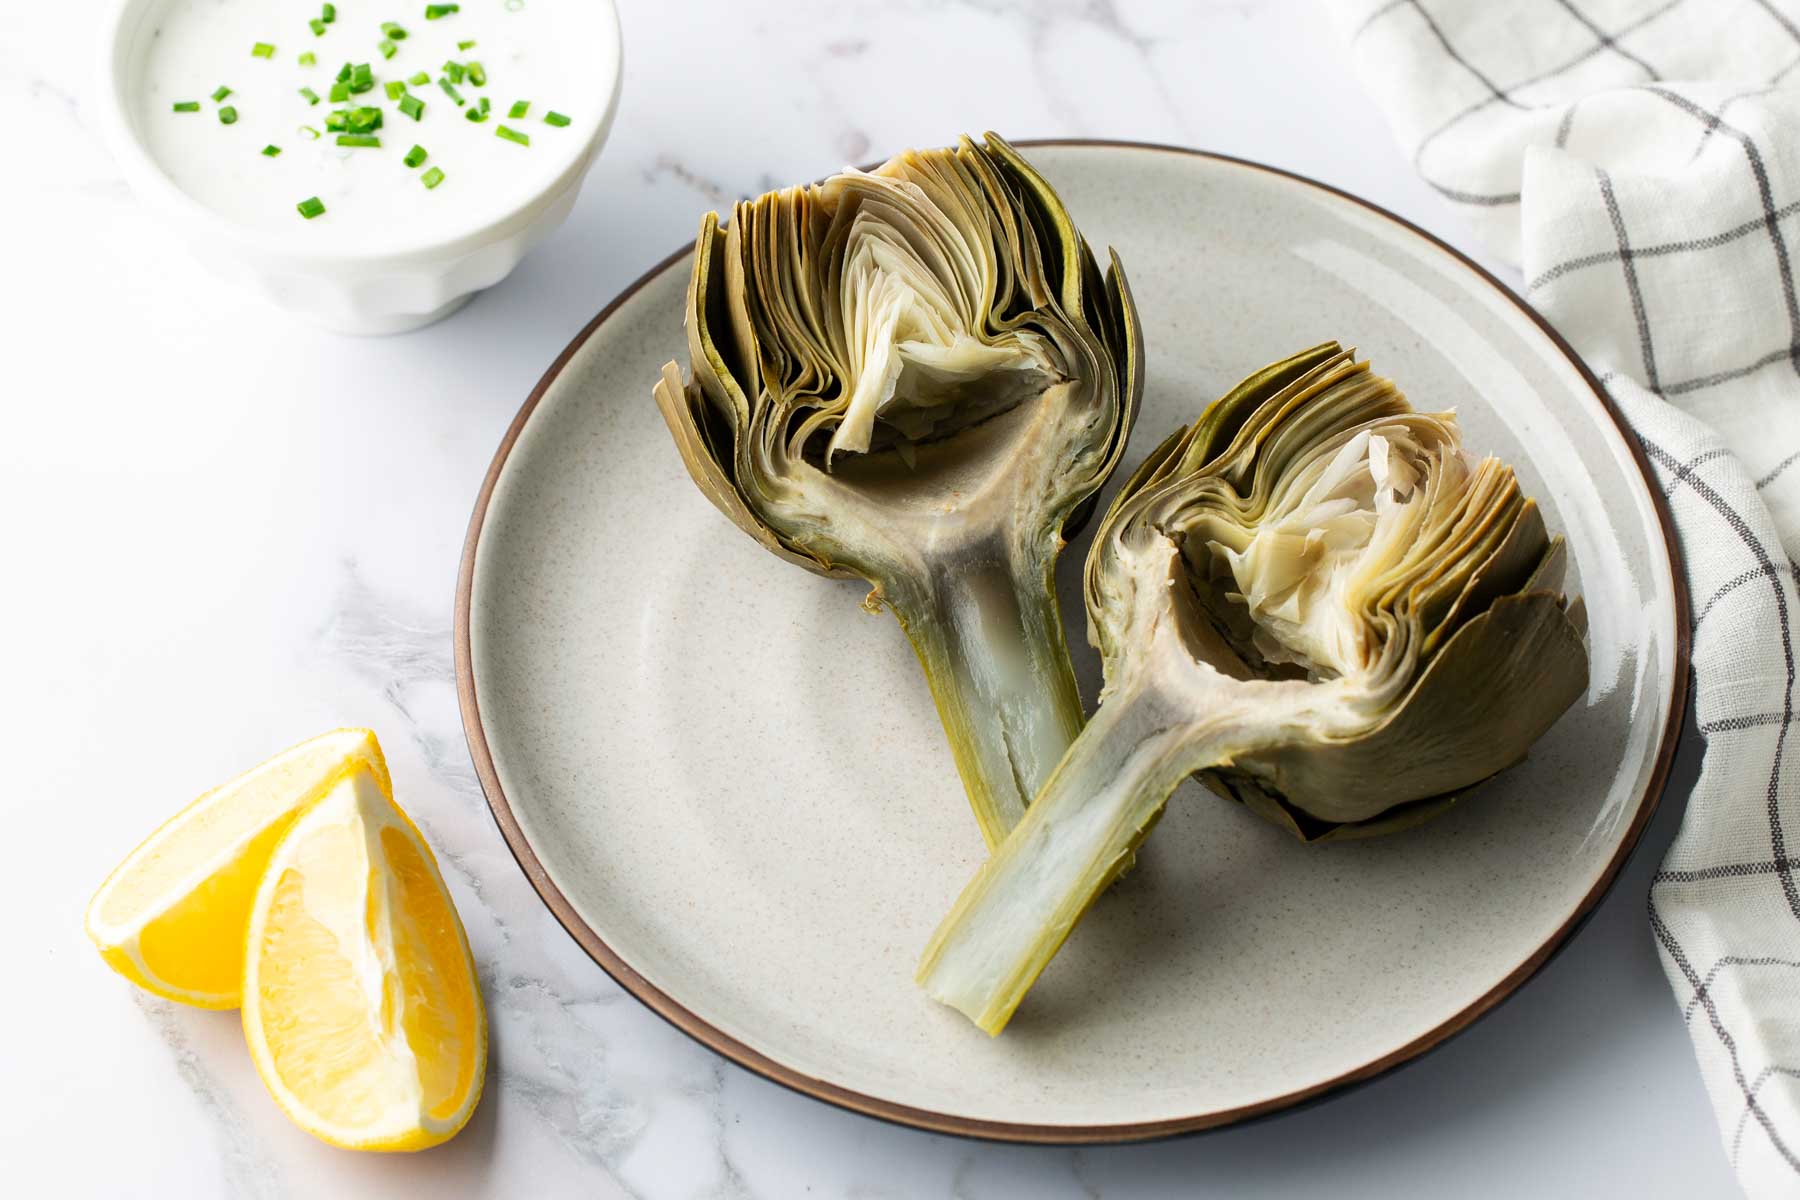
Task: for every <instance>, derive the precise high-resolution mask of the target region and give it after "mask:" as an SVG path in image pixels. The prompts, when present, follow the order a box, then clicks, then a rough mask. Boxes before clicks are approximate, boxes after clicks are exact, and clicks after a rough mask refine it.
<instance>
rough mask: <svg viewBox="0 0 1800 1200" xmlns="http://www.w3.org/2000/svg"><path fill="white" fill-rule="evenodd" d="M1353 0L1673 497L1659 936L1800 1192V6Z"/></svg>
mask: <svg viewBox="0 0 1800 1200" xmlns="http://www.w3.org/2000/svg"><path fill="white" fill-rule="evenodd" d="M1332 7H1333V9H1334V15H1335V16H1336V17H1337V19H1338V20H1339V22H1340V24H1341V26H1342V28H1343V32H1344V36H1345V37H1346V39H1347V40H1348V43H1349V45H1350V47H1351V50H1352V53H1353V55H1354V57H1355V60H1356V66H1357V70H1358V72H1359V74H1360V75H1361V77H1362V79H1363V81H1364V82H1365V83H1366V85H1367V86H1368V87H1369V89H1370V90H1371V92H1372V93H1373V94H1374V96H1375V98H1376V100H1377V102H1378V103H1379V104H1381V105H1382V107H1383V108H1384V109H1385V111H1386V112H1387V115H1388V118H1389V121H1390V123H1391V124H1392V126H1393V128H1394V131H1395V133H1396V135H1397V136H1398V137H1399V139H1400V141H1401V143H1402V145H1403V146H1404V147H1405V149H1406V150H1407V152H1408V153H1409V154H1410V155H1411V156H1412V159H1413V164H1414V166H1415V167H1416V168H1417V170H1418V171H1419V173H1420V175H1421V176H1422V177H1423V178H1424V179H1425V181H1426V182H1427V183H1428V184H1430V186H1431V187H1432V188H1434V189H1435V190H1436V191H1437V192H1439V193H1440V194H1441V195H1443V196H1444V197H1445V198H1446V199H1448V200H1449V201H1450V202H1451V203H1452V204H1454V205H1455V206H1456V207H1457V208H1458V209H1459V210H1461V211H1462V212H1464V213H1466V214H1467V216H1468V219H1469V221H1470V223H1471V225H1472V226H1473V227H1474V228H1475V229H1476V230H1477V232H1478V233H1479V235H1480V236H1481V237H1482V238H1483V239H1484V240H1485V242H1486V244H1487V245H1488V247H1489V248H1490V249H1491V250H1492V251H1493V253H1494V254H1496V255H1498V256H1499V257H1501V258H1503V259H1505V260H1506V261H1508V262H1510V263H1513V264H1516V265H1518V266H1519V267H1521V268H1522V270H1523V273H1524V279H1525V289H1526V294H1527V296H1528V298H1529V299H1530V300H1531V302H1532V304H1533V305H1535V306H1536V307H1537V309H1538V310H1539V311H1540V312H1542V313H1543V314H1544V316H1545V317H1547V318H1548V319H1549V320H1550V322H1551V323H1552V324H1554V325H1555V326H1556V327H1557V329H1558V330H1560V331H1561V332H1562V334H1563V336H1564V337H1566V338H1567V339H1568V340H1569V342H1570V343H1571V344H1572V345H1573V346H1574V347H1575V348H1576V350H1578V351H1579V352H1580V353H1581V355H1582V356H1583V357H1584V358H1585V359H1586V360H1587V362H1588V364H1589V365H1590V366H1591V367H1592V368H1593V369H1594V371H1595V373H1596V374H1598V375H1599V376H1600V379H1601V381H1602V382H1603V383H1604V384H1605V385H1606V386H1607V388H1608V389H1609V390H1610V391H1611V392H1612V395H1613V397H1614V399H1615V400H1616V401H1617V402H1618V404H1619V406H1620V408H1621V409H1622V410H1623V411H1624V412H1625V414H1626V417H1627V418H1628V419H1629V420H1630V421H1631V422H1632V424H1633V426H1634V428H1635V429H1636V432H1637V434H1638V436H1639V438H1640V440H1641V441H1642V443H1643V446H1644V449H1645V451H1646V452H1647V453H1648V455H1649V457H1650V459H1651V461H1652V462H1653V463H1654V464H1655V467H1656V471H1657V473H1658V476H1659V481H1660V484H1661V486H1662V488H1663V490H1664V491H1665V492H1666V493H1667V494H1668V496H1669V501H1670V505H1671V507H1672V509H1673V512H1674V517H1675V523H1676V526H1677V528H1678V530H1679V533H1680V539H1681V546H1682V551H1683V553H1684V554H1685V556H1686V562H1687V575H1688V583H1689V588H1690V591H1691V593H1692V599H1693V622H1694V643H1693V648H1694V655H1693V663H1694V681H1695V692H1694V711H1693V719H1694V721H1695V722H1696V724H1697V726H1698V728H1699V731H1700V733H1701V734H1702V735H1703V736H1704V737H1705V741H1706V752H1705V760H1704V762H1703V764H1702V768H1701V772H1700V779H1699V783H1698V786H1697V787H1696V788H1695V790H1694V794H1693V797H1692V799H1691V800H1690V801H1689V803H1688V810H1687V813H1686V816H1685V817H1684V819H1683V821H1682V825H1681V831H1680V834H1679V835H1678V836H1677V838H1676V840H1675V842H1674V844H1673V846H1672V847H1671V848H1670V850H1669V854H1668V857H1667V859H1666V860H1665V861H1664V862H1663V864H1662V869H1661V870H1660V871H1659V872H1658V873H1657V874H1656V876H1655V881H1654V883H1653V884H1652V887H1651V892H1650V932H1651V935H1652V936H1653V937H1654V938H1655V940H1656V944H1657V947H1658V949H1659V951H1660V952H1661V954H1662V959H1663V965H1664V967H1665V969H1666V970H1667V971H1668V975H1669V981H1670V983H1671V985H1672V986H1673V987H1674V990H1675V999H1676V1001H1677V1003H1678V1004H1679V1006H1680V1010H1681V1014H1682V1016H1683V1018H1684V1019H1685V1020H1686V1021H1687V1024H1688V1030H1689V1034H1690V1036H1691V1037H1692V1038H1693V1042H1694V1050H1695V1054H1696V1056H1697V1057H1698V1058H1699V1061H1700V1068H1701V1072H1702V1074H1703V1075H1704V1076H1705V1079H1706V1086H1707V1090H1708V1092H1709V1093H1710V1095H1711V1098H1712V1102H1713V1106H1714V1109H1715V1110H1716V1112H1717V1115H1718V1121H1719V1131H1720V1134H1721V1136H1722V1137H1723V1138H1724V1140H1725V1147H1726V1150H1727V1152H1728V1153H1729V1154H1730V1157H1731V1161H1732V1164H1733V1166H1734V1167H1735V1168H1736V1170H1737V1173H1738V1179H1739V1181H1740V1182H1741V1183H1742V1184H1743V1187H1744V1190H1745V1191H1746V1192H1748V1193H1749V1194H1750V1195H1752V1196H1755V1197H1765V1196H1767V1197H1774V1196H1784V1197H1795V1196H1800V751H1796V749H1795V746H1794V743H1795V742H1796V741H1800V737H1796V736H1790V735H1791V734H1792V732H1793V725H1794V722H1795V721H1796V719H1800V718H1797V713H1800V709H1797V707H1796V704H1795V687H1794V681H1795V680H1794V677H1795V654H1796V652H1797V650H1796V645H1795V642H1796V635H1797V634H1800V595H1797V594H1796V586H1795V585H1796V578H1797V577H1800V565H1796V562H1795V559H1796V557H1800V300H1797V298H1796V294H1797V290H1800V285H1797V284H1796V282H1795V276H1796V274H1800V0H1514V2H1507V3H1496V2H1495V0H1332Z"/></svg>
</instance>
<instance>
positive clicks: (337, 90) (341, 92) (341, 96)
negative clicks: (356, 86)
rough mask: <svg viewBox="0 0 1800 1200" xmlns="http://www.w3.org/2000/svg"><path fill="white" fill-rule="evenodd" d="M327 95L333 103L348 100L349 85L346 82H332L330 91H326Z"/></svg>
mask: <svg viewBox="0 0 1800 1200" xmlns="http://www.w3.org/2000/svg"><path fill="white" fill-rule="evenodd" d="M328 96H329V99H330V100H331V102H332V103H333V104H337V103H339V102H341V101H344V100H348V99H349V98H350V85H349V84H347V83H334V84H332V85H331V91H330V92H329V93H328Z"/></svg>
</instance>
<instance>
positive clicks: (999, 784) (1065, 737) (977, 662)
mask: <svg viewBox="0 0 1800 1200" xmlns="http://www.w3.org/2000/svg"><path fill="white" fill-rule="evenodd" d="M1022 559H1031V560H1032V561H1021V560H1022ZM1053 562H1054V556H1051V557H1050V558H1037V557H1036V556H1032V555H1030V554H1028V553H1017V554H1008V553H1006V552H1004V551H999V550H994V551H992V552H983V553H981V554H977V555H967V556H958V558H957V560H956V561H955V562H949V563H945V564H943V565H942V566H941V567H940V568H939V569H937V570H935V571H933V572H931V573H930V576H929V579H928V580H918V581H909V582H908V584H907V586H906V587H905V589H903V590H896V591H895V592H893V593H891V594H890V604H891V605H892V606H893V608H894V611H895V614H896V615H897V616H898V617H899V618H900V624H901V625H902V627H904V628H905V630H906V634H907V637H908V638H909V639H910V640H911V642H912V647H913V651H914V653H916V654H917V655H918V657H919V663H920V665H921V666H923V667H924V669H925V678H926V680H927V681H928V682H929V683H930V685H931V696H932V699H933V700H934V701H935V702H936V704H937V710H938V717H939V719H940V720H942V722H943V725H944V732H945V734H946V735H947V736H948V737H949V739H950V750H951V753H952V754H953V755H954V756H955V759H956V770H957V774H958V775H960V776H961V777H962V783H963V790H964V791H965V792H966V793H967V794H968V797H969V804H970V806H971V807H972V808H973V809H974V810H975V820H976V822H977V823H978V824H979V825H980V826H981V836H982V837H983V838H984V839H985V840H986V841H987V844H988V846H989V847H990V848H992V847H995V846H998V845H999V844H1000V843H1001V842H1002V841H1004V840H1005V838H1006V835H1007V834H1008V833H1009V832H1010V831H1011V830H1012V828H1013V826H1015V825H1017V824H1018V823H1019V820H1020V818H1021V817H1023V816H1024V815H1025V808H1026V805H1027V804H1028V803H1029V802H1030V799H1031V797H1032V796H1033V795H1035V794H1036V793H1037V791H1038V789H1039V788H1041V787H1042V786H1043V785H1044V783H1045V781H1046V780H1048V779H1049V777H1050V774H1051V772H1052V771H1054V770H1055V769H1056V764H1057V763H1058V762H1059V761H1060V760H1061V758H1062V756H1063V752H1064V751H1065V750H1067V749H1068V748H1069V744H1070V743H1071V742H1073V741H1074V740H1075V735H1076V734H1078V733H1080V732H1081V726H1082V720H1083V714H1082V709H1081V693H1080V691H1079V690H1078V689H1077V688H1076V686H1075V674H1074V671H1073V669H1072V668H1071V667H1070V665H1069V651H1068V645H1067V642H1066V641H1065V640H1064V637H1063V626H1062V614H1061V613H1060V611H1059V610H1058V608H1057V604H1056V593H1055V590H1054V584H1053V582H1052V575H1051V570H1050V567H1051V564H1052V563H1053Z"/></svg>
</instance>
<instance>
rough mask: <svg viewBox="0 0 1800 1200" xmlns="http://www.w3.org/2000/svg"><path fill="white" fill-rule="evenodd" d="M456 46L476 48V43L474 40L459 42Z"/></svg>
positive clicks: (459, 48) (463, 48) (464, 48)
mask: <svg viewBox="0 0 1800 1200" xmlns="http://www.w3.org/2000/svg"><path fill="white" fill-rule="evenodd" d="M456 48H457V49H458V50H473V49H474V48H475V43H474V42H472V41H469V42H458V43H456Z"/></svg>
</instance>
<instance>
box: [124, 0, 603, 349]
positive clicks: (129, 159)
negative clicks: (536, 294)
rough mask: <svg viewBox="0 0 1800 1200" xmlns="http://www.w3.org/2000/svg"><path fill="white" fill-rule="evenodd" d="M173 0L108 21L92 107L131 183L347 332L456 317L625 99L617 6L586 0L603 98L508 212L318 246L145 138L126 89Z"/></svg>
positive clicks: (128, 7) (224, 262)
mask: <svg viewBox="0 0 1800 1200" xmlns="http://www.w3.org/2000/svg"><path fill="white" fill-rule="evenodd" d="M165 2H166V0H115V3H114V4H113V7H112V11H111V12H110V14H109V16H108V18H107V21H106V23H105V25H104V27H103V29H102V35H101V36H102V39H103V43H102V44H103V61H102V69H103V75H102V78H101V81H100V88H99V95H100V103H99V105H98V106H97V107H98V110H99V113H100V120H101V123H102V127H103V132H104V135H105V137H106V140H107V142H108V143H109V145H110V148H111V150H112V153H113V157H114V159H115V160H116V161H117V162H118V164H119V168H120V170H121V171H122V172H123V173H124V176H125V179H126V182H128V183H129V184H130V185H131V189H132V191H133V192H135V193H136V194H137V195H138V197H139V198H140V199H142V200H143V201H144V202H145V203H146V204H149V205H150V206H151V207H152V208H154V209H155V210H156V211H157V212H159V213H161V214H162V215H163V216H164V217H165V218H166V219H167V220H169V221H170V222H171V223H172V224H173V225H174V226H175V228H176V229H177V231H178V232H179V233H180V234H181V235H182V236H183V238H184V239H185V240H186V241H187V243H188V245H189V247H190V248H191V249H192V251H193V252H194V254H195V255H196V256H197V257H198V258H199V259H200V260H201V261H202V262H204V263H205V264H206V265H207V266H208V267H209V268H211V269H212V270H213V271H215V272H217V273H218V274H219V275H221V276H223V277H225V278H226V279H229V280H232V281H234V282H237V283H239V284H242V285H245V286H247V287H248V288H249V289H250V290H252V291H254V292H257V293H259V294H261V295H262V296H264V297H266V298H267V299H268V300H270V301H271V302H273V303H274V304H276V305H279V306H280V307H282V308H286V309H289V310H292V311H294V312H296V313H299V314H301V315H303V316H305V317H307V318H309V319H311V320H313V321H316V322H318V323H319V324H321V325H324V326H326V327H327V328H330V329H335V330H337V331H339V332H342V333H353V334H383V333H402V332H405V331H406V330H409V329H417V328H419V327H421V326H423V325H429V324H430V323H431V322H433V321H436V320H439V319H441V318H443V317H446V316H449V315H450V314H451V313H453V312H455V311H456V310H457V309H458V308H460V307H462V305H464V304H466V303H467V302H468V301H469V299H470V297H472V296H473V295H474V294H475V293H476V292H478V291H480V290H481V289H482V288H485V287H491V286H493V285H494V284H496V283H498V282H500V280H502V279H504V278H505V277H506V276H507V274H508V273H509V272H510V271H511V270H512V269H513V268H514V267H516V266H517V265H518V264H519V260H520V259H522V258H524V257H525V254H526V253H527V252H528V251H529V250H530V249H531V248H532V247H533V246H535V245H537V243H538V242H540V241H542V240H543V239H544V237H545V236H546V235H548V234H549V233H550V232H551V231H552V230H554V229H555V228H556V227H557V226H558V225H560V224H561V223H562V221H563V218H565V217H567V216H568V215H569V210H570V209H571V208H573V207H574V204H575V197H576V194H577V193H578V192H579V191H580V190H581V181H582V179H583V178H584V177H585V176H586V175H587V172H588V168H589V167H590V166H592V165H593V162H594V159H595V157H596V156H597V155H598V154H599V151H600V146H601V144H602V143H603V142H604V141H605V140H606V134H607V131H608V129H610V128H611V126H612V119H613V114H614V113H615V112H616V111H617V110H618V106H619V84H620V80H621V78H622V76H623V70H622V46H621V39H620V33H619V17H618V10H617V9H616V8H615V7H614V5H613V0H591V2H592V3H593V4H594V5H595V6H596V7H599V8H601V9H602V10H603V13H604V15H606V16H610V18H611V19H610V20H602V21H601V25H602V27H603V28H604V29H605V31H606V33H607V35H608V36H607V40H606V42H605V43H604V44H602V45H599V46H596V47H595V51H596V53H595V57H594V62H593V70H594V72H595V74H596V75H597V76H599V77H600V78H601V79H602V80H603V81H606V82H603V84H602V86H603V87H604V88H605V90H606V92H607V99H606V102H605V104H604V106H603V108H602V110H601V113H600V116H599V119H598V120H595V121H593V122H592V123H591V124H590V126H589V130H588V133H587V141H586V143H585V144H584V145H583V146H582V147H581V149H580V151H579V153H577V154H576V155H575V156H574V157H573V158H571V159H570V160H569V163H568V165H567V166H566V167H565V168H564V169H563V170H562V171H560V172H558V173H557V174H556V175H554V176H552V177H551V178H550V179H549V180H548V181H547V182H546V183H545V184H544V186H543V187H542V188H540V189H538V190H537V191H535V192H534V193H532V194H530V195H529V196H527V197H526V198H525V199H524V200H522V201H520V202H517V203H515V204H513V205H512V206H511V207H508V208H504V209H501V210H498V211H496V210H494V209H489V210H486V211H481V210H476V211H474V212H471V213H470V219H469V224H468V227H467V228H466V229H462V230H459V231H457V232H455V233H453V234H451V235H449V236H446V237H439V238H436V239H434V240H431V241H425V242H420V243H417V244H411V245H405V244H401V245H396V246H393V247H391V248H389V247H383V248H381V249H374V250H368V249H345V248H335V249H333V248H325V249H321V248H319V247H318V246H317V245H316V244H309V239H308V237H307V236H306V234H307V231H306V229H305V227H304V226H303V225H300V224H299V223H298V222H297V223H296V226H297V227H296V228H295V230H294V231H293V232H292V233H283V232H277V231H273V230H268V229H254V228H249V227H247V226H245V225H242V224H239V223H237V222H234V221H232V220H231V219H230V218H229V217H227V216H225V215H223V214H221V213H219V212H217V211H215V210H214V209H211V208H209V207H207V206H206V205H204V204H201V203H200V202H199V201H197V200H195V199H194V198H193V197H192V196H190V195H188V194H187V193H186V192H185V191H183V190H182V189H181V188H180V187H179V186H178V185H177V184H176V183H175V181H174V180H172V179H171V178H170V177H169V175H168V174H167V172H165V171H164V170H163V168H162V166H161V165H160V164H158V163H157V161H156V160H155V159H154V158H153V157H152V156H151V154H150V152H149V150H148V149H147V148H146V147H145V145H144V142H143V138H142V136H141V131H140V130H139V129H138V128H137V124H136V117H135V116H134V108H133V105H132V103H131V97H132V95H133V94H134V93H135V91H136V89H137V86H138V83H139V78H138V75H139V72H140V71H141V70H142V67H143V63H144V55H145V51H146V48H147V43H148V41H149V39H150V37H151V36H152V34H153V32H154V28H155V21H154V18H155V16H156V15H157V13H158V10H159V9H160V8H161V7H162V5H163V4H164V3H165Z"/></svg>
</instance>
